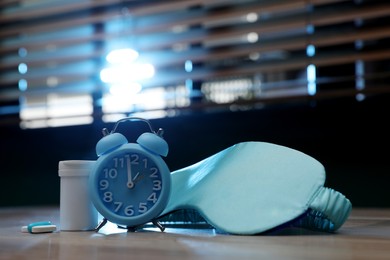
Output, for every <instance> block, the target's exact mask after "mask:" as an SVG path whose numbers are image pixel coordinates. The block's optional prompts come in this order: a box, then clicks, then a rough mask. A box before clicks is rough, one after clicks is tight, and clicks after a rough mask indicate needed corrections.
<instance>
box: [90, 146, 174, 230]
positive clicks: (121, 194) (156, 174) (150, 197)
mask: <svg viewBox="0 0 390 260" xmlns="http://www.w3.org/2000/svg"><path fill="white" fill-rule="evenodd" d="M159 159H161V158H160V157H157V156H153V155H150V154H148V153H146V152H143V151H142V150H140V149H121V150H119V151H114V152H112V153H111V154H109V155H108V156H106V158H104V160H103V161H102V162H101V163H100V165H99V166H98V167H97V168H96V171H95V176H94V179H95V181H94V184H93V185H94V187H95V192H94V193H95V198H96V197H97V201H98V203H95V206H96V207H97V209H98V211H99V212H100V213H101V214H102V215H103V216H105V217H106V218H107V219H108V220H110V221H112V222H114V223H118V224H123V225H128V226H135V225H139V224H144V223H146V222H148V221H150V220H151V219H153V218H154V217H157V216H158V214H159V213H160V212H161V211H162V210H163V208H164V207H165V206H166V203H167V199H168V192H167V189H169V185H170V182H169V180H170V179H169V180H168V179H167V177H166V176H167V175H168V177H170V176H169V171H168V174H167V168H165V167H164V166H165V164H162V159H161V161H160V160H159ZM93 197H94V196H93Z"/></svg>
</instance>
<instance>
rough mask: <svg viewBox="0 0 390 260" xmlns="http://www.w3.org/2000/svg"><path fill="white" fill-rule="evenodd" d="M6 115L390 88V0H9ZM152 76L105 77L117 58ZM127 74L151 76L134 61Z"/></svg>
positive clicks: (2, 49) (239, 105) (45, 115)
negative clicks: (123, 53) (130, 54)
mask: <svg viewBox="0 0 390 260" xmlns="http://www.w3.org/2000/svg"><path fill="white" fill-rule="evenodd" d="M0 11H1V16H0V24H1V30H0V86H1V87H0V116H1V121H0V122H2V124H19V123H20V125H21V127H24V128H29V127H50V126H58V125H69V124H89V123H93V122H94V121H96V120H98V121H100V120H103V121H113V120H116V119H117V118H118V117H123V116H125V115H134V114H137V115H142V116H144V117H161V116H176V115H179V114H183V113H192V112H197V111H209V112H212V111H217V110H218V111H219V110H220V109H226V110H232V111H234V110H235V109H258V108H259V107H262V106H263V105H266V104H269V103H277V104H278V103H284V102H291V101H298V102H299V101H303V102H306V101H307V100H316V99H324V98H337V97H352V98H355V99H357V100H363V99H365V98H368V97H369V96H371V95H380V94H383V93H388V92H389V90H390V87H389V76H390V72H389V71H390V70H389V66H390V64H389V58H390V47H389V46H390V45H389V39H390V38H389V36H390V23H389V20H390V4H389V3H388V2H386V1H363V0H355V1H343V0H305V1H303V0H302V1H298V0H288V1H287V0H263V1H260V0H258V1H254V0H243V1H234V0H214V1H206V0H203V1H202V0H182V1H173V0H167V1H153V0H152V1H137V0H122V1H119V0H94V1H93V0H78V1H60V0H55V1H49V0H34V1H32V0H30V1H27V0H26V1H23V0H7V1H2V2H1V3H0ZM120 48H131V49H133V50H136V51H137V52H138V54H139V55H138V58H137V60H136V61H135V62H136V64H146V63H147V64H151V65H152V66H153V68H154V74H153V76H152V77H149V78H146V79H140V80H138V81H137V83H138V85H137V86H141V88H138V89H137V90H135V89H134V90H131V87H132V85H131V84H130V83H126V82H125V85H126V84H127V88H125V89H127V92H121V91H120V89H119V90H118V89H116V91H114V88H113V86H112V85H110V84H108V83H105V82H103V81H102V79H101V74H100V73H101V71H102V70H103V69H104V68H107V67H108V66H109V65H108V63H107V61H106V60H105V57H106V55H107V54H108V53H109V52H110V51H112V50H114V49H120ZM125 74H128V75H130V76H137V75H138V76H139V74H141V72H139V71H136V70H135V69H134V70H131V69H128V70H127V71H126V72H125Z"/></svg>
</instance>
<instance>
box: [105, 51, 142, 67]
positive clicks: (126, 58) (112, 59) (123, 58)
mask: <svg viewBox="0 0 390 260" xmlns="http://www.w3.org/2000/svg"><path fill="white" fill-rule="evenodd" d="M137 58H138V52H136V51H135V50H133V49H129V48H126V49H118V50H113V51H111V52H110V53H109V54H107V57H106V60H107V61H108V62H109V63H111V64H118V63H131V62H133V61H135V60H136V59H137Z"/></svg>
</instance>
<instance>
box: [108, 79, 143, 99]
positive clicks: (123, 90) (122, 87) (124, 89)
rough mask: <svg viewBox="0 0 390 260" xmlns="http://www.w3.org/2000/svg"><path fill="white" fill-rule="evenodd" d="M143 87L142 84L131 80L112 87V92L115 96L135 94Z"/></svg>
mask: <svg viewBox="0 0 390 260" xmlns="http://www.w3.org/2000/svg"><path fill="white" fill-rule="evenodd" d="M141 89H142V86H141V84H139V83H137V82H131V83H128V84H117V85H112V86H111V87H110V93H111V94H112V95H114V96H124V95H126V96H129V95H135V94H137V93H138V92H140V91H141Z"/></svg>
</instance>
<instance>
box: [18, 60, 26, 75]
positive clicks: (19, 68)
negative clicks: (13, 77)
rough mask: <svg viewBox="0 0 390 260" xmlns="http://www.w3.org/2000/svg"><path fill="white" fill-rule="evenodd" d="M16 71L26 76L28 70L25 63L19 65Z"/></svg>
mask: <svg viewBox="0 0 390 260" xmlns="http://www.w3.org/2000/svg"><path fill="white" fill-rule="evenodd" d="M18 70H19V73H20V74H26V73H27V70H28V67H27V65H26V63H20V64H19V66H18Z"/></svg>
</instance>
